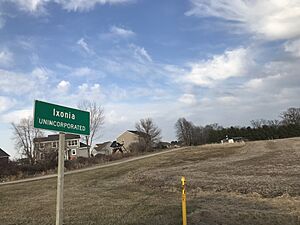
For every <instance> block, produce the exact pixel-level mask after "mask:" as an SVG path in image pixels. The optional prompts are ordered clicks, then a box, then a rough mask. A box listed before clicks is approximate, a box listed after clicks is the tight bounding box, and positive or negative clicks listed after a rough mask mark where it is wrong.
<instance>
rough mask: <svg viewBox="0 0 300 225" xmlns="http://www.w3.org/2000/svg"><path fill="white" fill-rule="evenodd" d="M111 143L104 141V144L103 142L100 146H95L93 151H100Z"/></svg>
mask: <svg viewBox="0 0 300 225" xmlns="http://www.w3.org/2000/svg"><path fill="white" fill-rule="evenodd" d="M111 143H112V142H111V141H106V142H103V143H100V144H96V146H95V147H94V149H95V150H96V151H101V150H102V149H103V148H104V147H105V146H107V145H109V146H110V145H111Z"/></svg>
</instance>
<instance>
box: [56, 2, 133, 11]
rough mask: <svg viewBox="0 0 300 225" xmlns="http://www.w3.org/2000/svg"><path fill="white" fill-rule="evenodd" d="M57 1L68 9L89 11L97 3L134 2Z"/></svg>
mask: <svg viewBox="0 0 300 225" xmlns="http://www.w3.org/2000/svg"><path fill="white" fill-rule="evenodd" d="M54 1H55V2H56V3H59V4H61V5H62V7H63V8H64V9H66V10H68V11H88V10H91V9H93V8H94V7H95V6H96V5H97V4H99V5H104V4H120V3H128V2H132V0H54Z"/></svg>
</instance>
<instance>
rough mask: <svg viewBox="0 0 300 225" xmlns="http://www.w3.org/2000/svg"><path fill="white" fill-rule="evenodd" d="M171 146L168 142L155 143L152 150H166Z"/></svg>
mask: <svg viewBox="0 0 300 225" xmlns="http://www.w3.org/2000/svg"><path fill="white" fill-rule="evenodd" d="M171 147H172V145H171V143H169V142H165V141H160V142H158V143H155V145H154V148H157V149H166V148H171Z"/></svg>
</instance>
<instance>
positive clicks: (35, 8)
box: [8, 0, 51, 13]
mask: <svg viewBox="0 0 300 225" xmlns="http://www.w3.org/2000/svg"><path fill="white" fill-rule="evenodd" d="M8 1H9V2H13V3H15V4H16V5H17V6H18V7H19V9H20V10H23V11H27V12H30V13H34V12H44V11H45V8H44V7H45V5H46V4H47V3H48V2H50V1H51V0H8Z"/></svg>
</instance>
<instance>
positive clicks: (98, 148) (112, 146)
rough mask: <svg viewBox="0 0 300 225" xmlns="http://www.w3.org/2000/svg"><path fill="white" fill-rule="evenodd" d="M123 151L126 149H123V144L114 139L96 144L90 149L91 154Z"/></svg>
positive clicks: (110, 153)
mask: <svg viewBox="0 0 300 225" xmlns="http://www.w3.org/2000/svg"><path fill="white" fill-rule="evenodd" d="M124 151H126V149H124V147H123V144H120V143H118V142H116V141H113V142H111V141H107V142H104V143H100V144H96V145H95V146H94V147H93V149H92V151H91V155H92V156H97V155H112V154H114V153H116V152H121V153H123V152H124Z"/></svg>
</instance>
